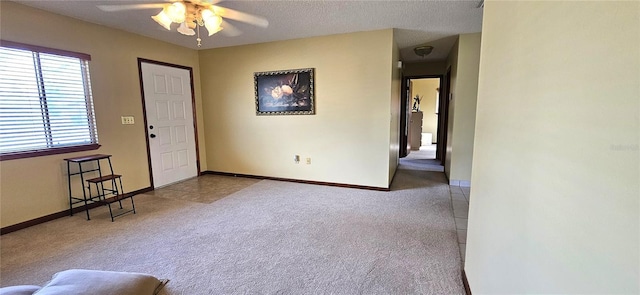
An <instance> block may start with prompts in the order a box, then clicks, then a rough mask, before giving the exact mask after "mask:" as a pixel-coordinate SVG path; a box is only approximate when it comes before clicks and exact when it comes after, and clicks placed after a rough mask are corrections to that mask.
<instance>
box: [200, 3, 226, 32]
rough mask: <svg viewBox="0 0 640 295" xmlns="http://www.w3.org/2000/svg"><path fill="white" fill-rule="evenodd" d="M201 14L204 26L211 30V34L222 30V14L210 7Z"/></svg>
mask: <svg viewBox="0 0 640 295" xmlns="http://www.w3.org/2000/svg"><path fill="white" fill-rule="evenodd" d="M201 15H202V21H203V22H204V26H205V28H207V31H208V32H209V36H211V35H213V34H215V33H217V32H220V31H221V30H222V27H221V26H220V25H222V18H221V17H220V16H218V15H216V14H215V13H213V11H211V10H209V9H205V10H203V11H202V13H201Z"/></svg>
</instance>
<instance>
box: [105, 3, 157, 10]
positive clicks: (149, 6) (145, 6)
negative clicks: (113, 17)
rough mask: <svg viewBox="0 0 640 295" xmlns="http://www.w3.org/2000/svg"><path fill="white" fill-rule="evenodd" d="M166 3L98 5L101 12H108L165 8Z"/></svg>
mask: <svg viewBox="0 0 640 295" xmlns="http://www.w3.org/2000/svg"><path fill="white" fill-rule="evenodd" d="M165 5H166V3H147V4H120V5H96V6H97V7H98V8H99V9H100V10H102V11H106V12H114V11H123V10H134V9H153V8H163V7H164V6H165Z"/></svg>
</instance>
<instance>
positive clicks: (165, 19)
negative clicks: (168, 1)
mask: <svg viewBox="0 0 640 295" xmlns="http://www.w3.org/2000/svg"><path fill="white" fill-rule="evenodd" d="M151 18H152V19H153V20H154V21H156V22H157V23H159V24H160V25H161V26H163V27H164V28H165V29H167V30H171V23H172V21H171V19H170V18H169V16H168V15H167V14H166V13H164V9H163V10H162V11H160V13H158V14H156V15H154V16H152V17H151Z"/></svg>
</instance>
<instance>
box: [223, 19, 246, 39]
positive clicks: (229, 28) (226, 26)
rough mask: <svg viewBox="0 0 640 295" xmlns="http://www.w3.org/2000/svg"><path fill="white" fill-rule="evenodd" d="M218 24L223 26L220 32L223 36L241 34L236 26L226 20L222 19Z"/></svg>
mask: <svg viewBox="0 0 640 295" xmlns="http://www.w3.org/2000/svg"><path fill="white" fill-rule="evenodd" d="M220 26H221V27H222V28H223V30H222V31H220V33H221V34H223V35H225V36H228V37H236V36H240V35H242V31H240V30H238V28H236V27H235V26H233V25H232V24H230V23H229V22H228V21H226V20H222V24H221V25H220Z"/></svg>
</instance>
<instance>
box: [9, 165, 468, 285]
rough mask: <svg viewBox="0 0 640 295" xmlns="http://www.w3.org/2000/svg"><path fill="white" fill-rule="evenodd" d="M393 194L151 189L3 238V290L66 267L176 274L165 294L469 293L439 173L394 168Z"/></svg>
mask: <svg viewBox="0 0 640 295" xmlns="http://www.w3.org/2000/svg"><path fill="white" fill-rule="evenodd" d="M397 173H398V174H397V175H396V177H395V180H394V183H393V186H392V191H391V192H377V191H368V190H358V189H348V188H338V187H328V186H318V185H308V184H300V183H289V182H278V181H270V180H262V181H259V182H256V183H254V184H252V185H250V186H248V187H245V188H244V189H241V190H239V191H237V192H235V193H233V194H231V195H229V196H227V197H224V198H222V199H220V200H217V201H215V202H212V203H210V204H203V203H200V202H197V201H185V200H180V199H173V198H165V197H159V196H154V195H153V194H143V195H138V196H136V199H135V200H136V205H137V206H136V208H137V210H138V214H135V215H127V216H124V217H121V218H118V219H116V221H115V222H111V221H110V219H109V217H108V211H107V210H106V208H96V209H93V210H92V212H91V213H92V214H91V217H92V220H91V221H86V220H85V219H84V218H83V215H82V214H78V215H75V216H73V217H65V218H61V219H58V220H55V221H52V222H47V223H44V224H41V225H37V226H33V227H30V228H27V229H24V230H21V231H17V232H14V233H10V234H7V235H3V236H1V237H0V250H1V252H0V259H1V261H0V285H2V286H8V285H16V284H44V283H45V282H46V281H47V280H48V279H49V278H50V277H51V275H52V274H54V273H55V272H58V271H61V270H64V269H69V268H88V269H102V270H114V271H133V272H145V273H150V274H153V275H155V276H157V277H160V278H168V279H171V282H170V283H169V284H168V285H167V287H166V290H165V293H166V294H247V293H250V294H464V289H463V286H462V283H461V279H460V272H461V261H460V254H459V250H458V243H457V237H456V230H455V224H454V218H453V213H452V206H451V201H450V197H449V186H448V185H447V184H446V180H445V177H444V175H443V174H442V173H438V172H428V171H418V170H406V169H402V170H399V171H398V172H397Z"/></svg>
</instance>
